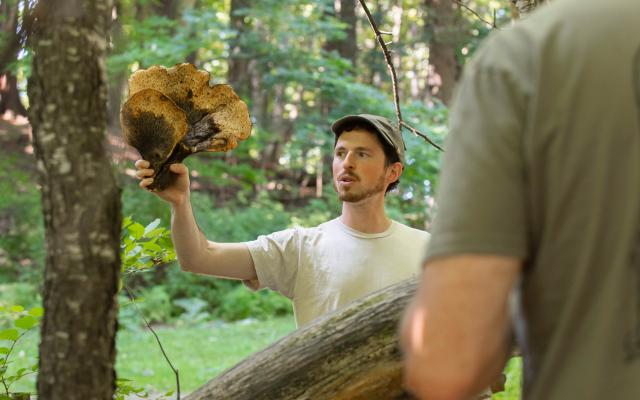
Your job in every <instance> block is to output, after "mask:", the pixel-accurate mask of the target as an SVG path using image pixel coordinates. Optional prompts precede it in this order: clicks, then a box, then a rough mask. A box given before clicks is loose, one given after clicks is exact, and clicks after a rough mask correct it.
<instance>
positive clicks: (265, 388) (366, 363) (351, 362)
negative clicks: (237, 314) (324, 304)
mask: <svg viewBox="0 0 640 400" xmlns="http://www.w3.org/2000/svg"><path fill="white" fill-rule="evenodd" d="M415 288H416V281H415V280H413V281H405V282H402V283H399V284H397V285H394V286H392V287H389V288H387V289H383V290H381V291H378V292H375V293H373V294H371V295H369V296H367V297H365V298H364V299H362V300H360V301H357V302H355V303H353V304H352V305H350V306H348V307H346V308H344V309H342V310H340V311H337V312H334V313H332V314H329V315H327V316H325V317H322V318H319V319H318V320H316V321H315V322H314V323H313V324H311V325H308V326H306V327H302V328H301V329H299V330H297V331H295V332H293V333H291V334H290V335H288V336H286V337H284V338H283V339H281V340H280V341H278V342H276V343H275V344H273V345H271V346H270V347H268V348H266V349H265V350H263V351H261V352H259V353H256V354H254V355H253V356H251V357H250V358H247V359H246V360H244V361H242V362H241V363H239V364H238V365H236V366H235V367H233V368H231V369H229V370H227V371H226V372H224V373H223V374H222V375H220V376H218V377H217V378H215V379H213V380H211V381H209V382H208V383H207V384H205V385H204V386H202V387H201V388H200V389H198V390H196V391H195V392H194V393H192V394H191V395H190V396H188V397H187V400H205V399H207V400H209V399H234V400H245V399H246V400H260V399H265V400H267V399H279V400H290V399H310V400H311V399H312V400H325V399H326V400H329V399H333V400H347V399H348V400H358V399H362V400H376V399H380V400H382V399H385V400H389V399H408V398H411V397H410V396H409V395H408V394H407V393H406V392H405V391H404V390H403V388H402V372H401V355H400V349H399V347H398V338H397V333H398V325H399V322H400V317H401V315H402V312H403V310H404V308H405V306H406V305H407V303H408V301H409V300H410V298H411V296H412V295H413V293H414V291H415Z"/></svg>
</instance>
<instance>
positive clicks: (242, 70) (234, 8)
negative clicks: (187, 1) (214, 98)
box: [227, 0, 251, 99]
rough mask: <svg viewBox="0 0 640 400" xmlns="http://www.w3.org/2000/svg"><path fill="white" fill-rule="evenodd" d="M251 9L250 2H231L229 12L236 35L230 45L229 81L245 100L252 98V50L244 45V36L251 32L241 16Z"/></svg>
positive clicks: (237, 0) (238, 0) (236, 0)
mask: <svg viewBox="0 0 640 400" xmlns="http://www.w3.org/2000/svg"><path fill="white" fill-rule="evenodd" d="M249 7H251V1H250V0H231V9H230V11H229V17H230V25H231V29H233V30H234V31H235V32H236V34H235V36H234V37H233V39H232V40H231V41H230V44H229V61H228V62H229V69H228V72H227V81H228V82H229V84H230V85H231V86H232V87H233V89H234V90H235V92H236V93H238V96H240V97H241V98H243V99H248V98H250V97H251V74H250V69H249V63H250V60H251V56H250V50H249V49H247V48H246V46H244V45H243V36H244V35H245V33H246V32H247V31H248V30H249V27H248V26H247V24H246V22H245V17H244V15H242V14H239V13H240V12H241V11H242V10H243V9H246V8H249Z"/></svg>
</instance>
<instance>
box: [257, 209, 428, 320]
mask: <svg viewBox="0 0 640 400" xmlns="http://www.w3.org/2000/svg"><path fill="white" fill-rule="evenodd" d="M429 237H430V234H429V233H428V232H425V231H421V230H418V229H414V228H410V227H408V226H406V225H403V224H400V223H398V222H396V221H392V223H391V226H390V227H389V229H387V230H386V231H385V232H381V233H375V234H367V233H362V232H358V231H356V230H354V229H351V228H349V227H347V226H346V225H344V224H343V223H342V222H341V221H340V220H339V219H337V218H336V219H334V220H331V221H328V222H325V223H323V224H321V225H319V226H317V227H314V228H293V229H287V230H284V231H280V232H275V233H272V234H270V235H266V236H260V237H258V239H257V240H254V241H252V242H247V246H248V248H249V251H250V253H251V257H252V258H253V263H254V265H255V268H256V273H257V275H258V281H250V282H245V284H247V286H249V287H250V288H252V289H254V290H257V289H260V288H270V289H273V290H276V291H278V292H280V293H282V294H283V295H285V296H287V297H288V298H290V299H291V300H292V301H293V310H294V313H295V318H296V323H297V325H298V326H302V325H304V324H306V323H308V322H309V321H311V320H312V319H314V318H316V317H319V316H321V315H324V314H326V313H329V312H331V311H334V310H336V309H338V308H339V307H342V306H343V305H345V304H348V303H350V302H352V301H353V300H355V299H358V298H360V297H363V296H365V295H367V294H369V293H371V292H374V291H376V290H378V289H381V288H384V287H386V286H389V285H392V284H394V283H397V282H400V281H402V280H405V279H408V278H410V277H412V276H416V275H417V274H418V273H419V271H420V267H421V263H422V261H423V258H424V254H425V252H426V247H427V243H428V241H429Z"/></svg>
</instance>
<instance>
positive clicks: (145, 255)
mask: <svg viewBox="0 0 640 400" xmlns="http://www.w3.org/2000/svg"><path fill="white" fill-rule="evenodd" d="M159 225H160V220H159V219H156V220H154V221H153V222H151V223H150V224H149V225H147V226H143V225H141V224H140V223H138V222H134V221H133V220H132V219H131V217H127V218H125V219H124V221H123V224H122V227H123V231H124V233H123V238H122V243H121V253H122V272H123V275H125V276H128V275H132V274H134V273H137V272H141V271H144V270H147V269H149V268H152V267H154V266H156V265H158V264H164V263H168V262H170V261H173V260H175V258H176V254H175V250H174V249H173V244H172V242H171V237H170V232H169V231H168V230H167V229H165V228H163V227H159ZM121 285H122V287H123V288H124V290H125V291H126V292H127V295H128V296H129V299H131V302H132V303H133V305H134V307H135V308H136V311H137V312H138V314H139V315H140V318H142V321H143V322H144V324H145V325H146V327H147V329H149V331H150V332H151V333H152V334H153V336H154V337H155V339H156V342H157V343H158V346H159V347H160V351H161V352H162V355H163V356H164V358H165V360H166V361H167V364H169V367H170V368H171V370H172V371H173V373H174V374H175V376H176V399H177V400H180V374H179V373H178V370H177V369H176V368H175V367H174V366H173V364H172V363H171V360H170V359H169V356H168V355H167V353H166V351H165V350H164V346H162V342H161V341H160V338H159V337H158V334H157V333H156V331H155V330H153V328H152V327H151V324H149V322H148V321H147V319H146V318H145V317H144V314H143V313H142V310H140V307H138V303H136V301H135V297H134V296H133V294H132V293H131V291H130V290H129V288H128V287H127V286H126V285H125V284H124V283H122V284H121ZM122 384H123V387H125V388H126V389H127V390H130V391H135V390H134V389H132V388H131V387H129V386H127V385H126V382H124V381H123V382H122Z"/></svg>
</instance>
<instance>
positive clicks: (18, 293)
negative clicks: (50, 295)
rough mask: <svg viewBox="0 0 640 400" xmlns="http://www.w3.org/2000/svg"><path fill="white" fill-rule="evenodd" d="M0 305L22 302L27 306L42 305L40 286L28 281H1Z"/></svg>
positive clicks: (7, 305)
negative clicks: (0, 294)
mask: <svg viewBox="0 0 640 400" xmlns="http://www.w3.org/2000/svg"><path fill="white" fill-rule="evenodd" d="M0 293H2V297H0V307H10V306H11V305H12V304H21V305H22V306H24V307H26V308H33V307H37V306H40V305H41V303H42V298H41V295H40V292H39V291H38V288H37V287H36V286H35V285H34V284H32V283H28V282H13V283H0Z"/></svg>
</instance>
